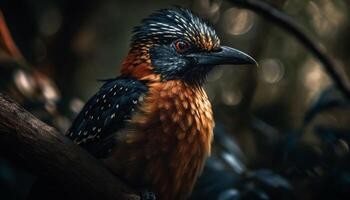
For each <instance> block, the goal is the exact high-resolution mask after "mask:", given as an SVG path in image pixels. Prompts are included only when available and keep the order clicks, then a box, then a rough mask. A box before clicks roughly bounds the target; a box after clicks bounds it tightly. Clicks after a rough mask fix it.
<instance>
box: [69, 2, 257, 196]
mask: <svg viewBox="0 0 350 200" xmlns="http://www.w3.org/2000/svg"><path fill="white" fill-rule="evenodd" d="M255 63H256V62H255V60H254V59H253V58H251V57H250V56H248V55H247V54H245V53H243V52H240V51H238V50H236V49H233V48H230V47H225V46H221V45H220V40H219V38H218V36H217V34H216V33H215V30H214V29H213V28H212V27H211V26H209V25H208V24H206V23H205V22H204V21H203V20H202V19H201V18H199V17H197V16H196V15H194V14H193V13H192V12H191V11H189V10H187V9H183V8H173V9H165V10H160V11H158V12H156V13H154V14H152V15H151V16H149V17H148V18H146V19H144V20H143V21H142V23H141V25H140V26H138V27H136V28H135V29H134V35H133V37H132V42H131V48H130V51H129V53H128V55H127V57H126V59H125V61H124V62H123V64H122V69H121V75H120V77H117V78H114V79H110V80H107V81H106V83H105V84H104V85H103V86H102V87H101V89H100V91H99V92H98V93H97V94H95V95H94V96H93V97H92V98H91V99H90V100H89V101H88V102H87V104H86V105H85V106H84V108H83V109H82V111H81V113H80V114H79V115H78V117H77V118H76V119H75V121H74V123H73V125H72V127H71V128H70V130H69V131H68V137H70V138H71V139H72V140H73V141H74V142H75V143H77V144H79V145H81V146H82V147H84V148H85V149H86V150H87V151H89V152H90V153H91V154H93V155H94V156H96V157H98V158H100V159H102V161H103V163H104V164H105V165H106V167H107V168H108V169H109V170H110V171H111V172H113V173H114V174H115V175H116V176H118V177H121V178H122V179H124V180H126V181H127V182H128V183H129V184H130V185H132V186H135V187H142V188H147V189H149V190H151V191H153V192H154V193H155V195H156V196H157V198H158V199H161V200H182V199H187V198H188V197H189V195H190V194H191V191H192V188H193V186H194V184H195V182H196V179H197V178H198V176H199V175H200V174H201V171H202V169H203V164H204V162H205V160H206V158H207V157H208V156H209V154H210V147H211V142H212V137H213V127H214V122H213V116H212V109H211V104H210V102H209V100H208V97H207V95H206V93H205V91H204V90H203V88H202V85H203V83H204V81H205V78H206V76H207V74H208V73H209V72H210V71H211V70H212V69H213V67H214V66H215V65H222V64H233V65H235V64H255Z"/></svg>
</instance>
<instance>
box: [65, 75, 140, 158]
mask: <svg viewBox="0 0 350 200" xmlns="http://www.w3.org/2000/svg"><path fill="white" fill-rule="evenodd" d="M146 92H147V87H146V85H145V84H144V83H143V82H141V81H138V80H134V79H121V78H117V79H111V80H108V81H107V82H106V83H105V84H104V85H103V86H102V87H101V89H100V91H99V92H98V93H97V94H95V95H94V96H93V97H92V98H91V99H90V100H89V101H88V102H87V103H86V105H85V106H84V108H83V109H82V111H81V112H80V113H79V115H78V117H77V118H76V119H75V120H74V122H73V125H72V126H71V128H70V129H69V131H68V137H69V138H71V139H72V140H73V141H74V142H75V143H77V144H79V145H81V146H82V147H84V148H85V149H86V150H87V151H89V152H90V153H91V154H93V155H94V156H96V157H99V158H101V157H105V156H106V155H107V153H108V151H109V150H110V149H111V148H112V147H113V145H114V139H113V138H114V137H113V134H114V133H116V132H117V131H119V130H121V129H122V128H123V127H124V126H125V124H126V121H127V120H128V119H130V118H131V115H132V113H133V112H134V110H135V109H136V107H137V105H138V104H139V99H140V97H142V96H143V95H145V94H146Z"/></svg>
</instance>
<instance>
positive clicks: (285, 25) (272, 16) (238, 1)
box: [230, 0, 350, 99]
mask: <svg viewBox="0 0 350 200" xmlns="http://www.w3.org/2000/svg"><path fill="white" fill-rule="evenodd" d="M230 2H231V3H233V4H234V5H236V6H238V7H242V8H246V9H249V10H252V11H253V12H255V13H257V14H259V15H261V16H262V17H264V18H266V19H269V20H271V21H272V22H273V23H275V24H276V25H277V26H279V27H280V28H282V29H283V30H285V31H286V32H287V33H289V34H291V35H293V36H294V37H295V38H296V39H297V40H298V41H299V42H300V43H301V44H302V45H303V46H304V47H305V48H306V49H308V50H309V51H311V52H312V54H313V55H314V56H315V57H316V58H317V59H318V60H319V61H320V62H321V63H322V64H323V66H324V68H325V70H326V71H327V73H328V74H329V76H330V77H331V78H332V79H333V81H334V83H335V85H336V86H337V87H338V88H339V90H340V91H341V92H342V93H343V94H344V96H346V97H347V98H348V99H350V81H349V79H348V78H347V77H346V76H345V73H344V72H343V70H342V69H341V68H340V67H338V66H337V65H335V64H334V62H333V61H332V60H331V59H330V58H329V57H328V56H327V55H326V54H325V52H324V51H323V50H322V49H321V48H320V46H319V45H317V44H316V43H315V42H313V40H312V39H311V38H310V37H308V36H307V35H306V34H305V33H304V32H303V31H302V29H301V28H300V26H299V25H298V24H297V23H296V22H295V21H294V20H293V19H292V18H290V17H289V16H288V15H287V14H285V13H283V12H282V11H280V10H278V9H276V8H274V7H272V6H271V5H269V4H267V3H265V2H264V1H261V0H230Z"/></svg>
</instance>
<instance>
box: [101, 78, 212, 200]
mask: <svg viewBox="0 0 350 200" xmlns="http://www.w3.org/2000/svg"><path fill="white" fill-rule="evenodd" d="M149 88H150V90H149V93H148V95H147V96H146V97H144V100H143V103H142V105H141V106H140V112H138V113H137V114H136V115H134V116H133V119H132V121H131V123H130V124H131V125H130V128H129V129H128V131H126V133H125V134H123V136H122V137H121V138H119V139H118V140H119V142H120V143H122V144H123V145H121V146H122V147H120V148H118V150H116V151H115V152H114V156H111V158H110V159H109V161H107V162H110V163H111V162H113V161H111V159H113V160H114V161H116V160H117V161H119V163H116V164H115V165H121V164H122V165H123V167H121V168H119V171H118V172H116V173H118V174H119V175H122V176H124V177H125V178H126V179H127V180H128V181H129V182H131V183H132V184H134V185H138V184H140V185H141V186H144V185H146V186H148V187H150V188H149V189H151V190H153V191H154V192H155V193H156V195H157V196H158V198H159V199H161V200H182V199H186V198H187V197H188V196H189V194H190V193H191V191H192V189H193V186H194V183H195V181H196V179H197V177H198V176H199V175H200V173H201V171H202V168H203V165H204V162H205V160H206V158H207V157H208V156H209V154H210V146H211V141H212V135H213V134H212V131H213V126H214V123H213V118H212V110H211V105H210V102H209V100H208V98H207V95H206V93H205V92H204V90H203V89H202V87H199V86H197V87H193V86H191V87H190V86H189V85H187V84H186V83H183V82H182V81H177V80H171V81H167V82H154V83H150V84H149ZM110 163H109V164H110ZM111 169H116V168H115V167H111ZM143 184H144V185H143Z"/></svg>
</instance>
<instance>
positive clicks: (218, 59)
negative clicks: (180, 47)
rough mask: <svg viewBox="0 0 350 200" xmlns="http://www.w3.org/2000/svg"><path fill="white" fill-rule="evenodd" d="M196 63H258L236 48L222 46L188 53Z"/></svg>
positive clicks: (202, 64)
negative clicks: (217, 48)
mask: <svg viewBox="0 0 350 200" xmlns="http://www.w3.org/2000/svg"><path fill="white" fill-rule="evenodd" d="M188 56H189V57H192V58H193V59H194V60H195V62H196V64H197V65H199V66H206V65H244V64H249V65H251V64H252V65H258V63H257V62H256V61H255V60H254V59H253V58H252V57H251V56H249V55H248V54H246V53H243V52H242V51H239V50H237V49H234V48H231V47H226V46H222V47H221V48H220V49H219V50H218V51H214V52H204V53H196V54H190V55H188Z"/></svg>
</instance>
